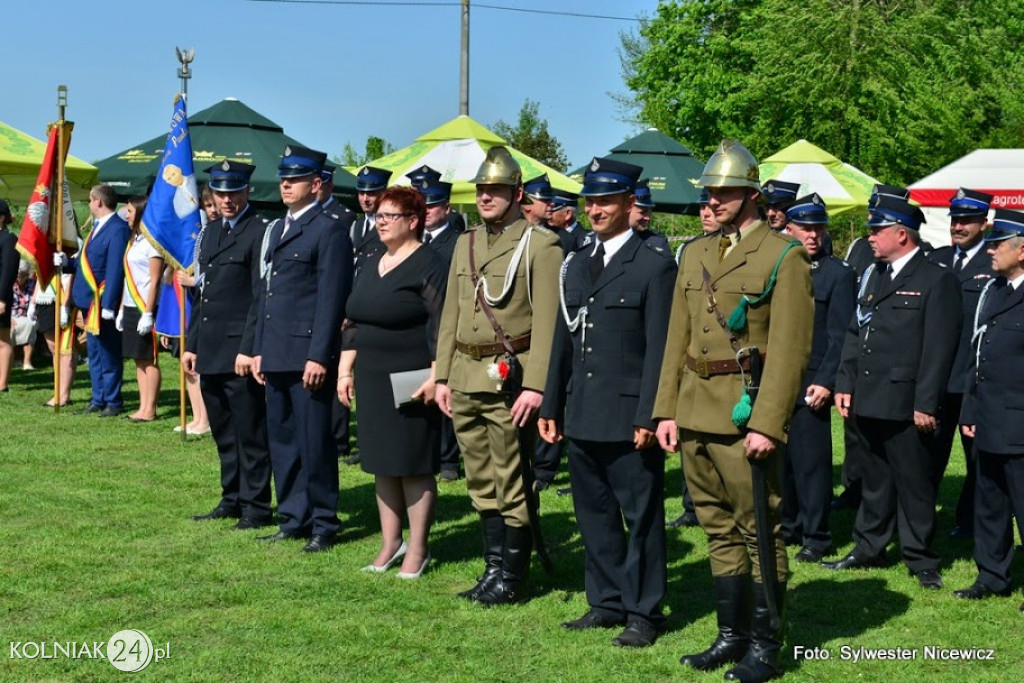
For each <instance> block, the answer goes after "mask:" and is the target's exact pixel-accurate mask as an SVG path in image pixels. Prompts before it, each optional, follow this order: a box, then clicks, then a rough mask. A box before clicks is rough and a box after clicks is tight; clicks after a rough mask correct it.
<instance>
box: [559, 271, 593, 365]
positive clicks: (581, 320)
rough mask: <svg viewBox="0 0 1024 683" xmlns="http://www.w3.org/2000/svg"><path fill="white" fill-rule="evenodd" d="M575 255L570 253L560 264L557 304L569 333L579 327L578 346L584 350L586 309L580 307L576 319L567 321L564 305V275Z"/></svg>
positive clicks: (585, 342)
mask: <svg viewBox="0 0 1024 683" xmlns="http://www.w3.org/2000/svg"><path fill="white" fill-rule="evenodd" d="M575 255H576V252H574V251H571V252H569V255H568V256H566V257H565V261H563V262H562V269H561V270H560V271H558V302H559V304H561V308H562V317H563V318H565V324H566V325H568V326H569V331H570V332H575V331H576V330H577V329H579V328H580V327H581V326H582V327H583V331H582V332H580V344H581V345H582V348H583V349H584V350H585V349H586V347H587V307H586V306H581V307H580V310H578V311H577V312H576V317H575V318H572V319H571V320H570V319H569V309H568V308H566V305H565V273H566V271H567V270H569V261H571V260H572V257H573V256H575Z"/></svg>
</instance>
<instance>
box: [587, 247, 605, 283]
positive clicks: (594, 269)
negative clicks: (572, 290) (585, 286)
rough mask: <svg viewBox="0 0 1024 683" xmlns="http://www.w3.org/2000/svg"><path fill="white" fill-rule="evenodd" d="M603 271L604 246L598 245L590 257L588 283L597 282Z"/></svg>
mask: <svg viewBox="0 0 1024 683" xmlns="http://www.w3.org/2000/svg"><path fill="white" fill-rule="evenodd" d="M603 270H604V245H603V244H598V245H597V251H595V252H594V255H593V256H591V257H590V281H591V282H597V278H599V277H601V271H603Z"/></svg>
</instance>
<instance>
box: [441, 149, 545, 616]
mask: <svg viewBox="0 0 1024 683" xmlns="http://www.w3.org/2000/svg"><path fill="white" fill-rule="evenodd" d="M472 182H474V183H475V184H476V186H477V190H476V205H477V210H478V211H479V213H480V216H481V218H483V220H484V224H483V225H479V226H476V227H474V228H473V229H471V230H468V231H467V232H466V233H465V234H464V235H462V236H461V237H459V241H458V243H457V244H456V246H455V254H454V256H453V258H452V265H451V270H450V271H449V275H448V293H447V295H446V299H445V306H444V312H443V314H442V317H441V329H440V332H439V335H438V344H437V346H438V348H437V371H436V376H437V383H438V387H437V395H436V398H437V402H438V405H439V406H440V407H441V410H442V411H444V413H445V414H446V415H448V416H449V417H451V418H452V421H453V422H454V424H455V433H456V438H457V439H458V442H459V447H460V448H461V449H462V453H463V456H464V458H465V466H466V482H467V484H468V487H469V495H470V498H471V499H472V501H473V507H474V508H476V510H477V511H478V512H479V513H480V520H481V524H482V526H483V532H484V560H485V562H486V569H485V572H484V574H483V576H481V577H480V579H479V580H478V581H477V584H476V586H474V587H473V588H472V589H470V590H467V591H464V592H463V593H460V594H459V595H460V597H465V598H468V599H470V600H473V601H474V602H480V603H483V604H486V605H498V604H507V603H511V602H515V601H516V600H517V599H518V598H519V596H520V592H521V591H520V584H521V583H522V581H523V580H524V579H525V578H526V574H527V572H528V569H529V566H530V552H531V548H532V535H531V531H530V519H529V514H528V508H527V498H526V496H527V491H526V490H525V488H524V486H523V478H522V462H521V459H520V458H521V448H520V445H521V444H522V443H524V442H529V445H530V449H529V450H528V451H527V455H526V457H529V452H530V451H532V444H533V443H534V442H535V436H536V419H537V411H538V409H539V408H540V404H541V398H542V392H543V390H544V384H545V381H546V380H547V372H548V360H549V359H550V357H551V343H552V339H553V337H554V330H555V319H556V318H555V316H556V315H557V311H558V272H559V268H560V267H561V263H562V249H561V246H560V245H559V241H558V237H557V236H556V235H555V234H554V233H552V232H551V231H550V230H548V229H546V228H542V227H539V226H535V225H533V226H531V225H530V224H529V223H528V222H527V221H526V220H525V219H523V218H522V216H521V215H520V211H519V202H520V200H521V198H522V194H523V188H522V171H521V170H520V168H519V164H518V163H516V161H515V159H513V158H512V155H511V154H509V152H508V150H507V149H505V148H504V147H493V148H491V149H490V150H489V151H488V153H487V157H486V159H484V162H483V164H482V165H481V166H480V170H479V171H478V172H477V175H476V177H475V178H474V179H473V181H472ZM471 249H472V251H473V260H474V261H475V263H474V264H471V257H470V250H471ZM474 265H475V269H474V268H473V266H474ZM474 270H475V272H474ZM510 278H511V279H510ZM478 291H479V295H478ZM481 299H484V300H486V301H487V302H488V304H489V306H488V307H489V308H490V310H491V312H492V314H493V316H494V319H495V321H496V322H497V324H498V326H499V327H500V328H501V330H502V332H503V334H504V336H505V339H506V343H507V344H508V345H509V346H511V348H512V350H513V351H514V352H515V356H514V358H515V361H517V363H518V365H519V366H520V367H521V368H522V373H521V377H519V378H518V379H519V380H520V384H521V386H519V387H517V389H518V391H517V392H516V393H515V394H514V395H513V394H511V393H509V390H510V389H511V388H512V383H510V382H508V381H504V379H503V377H502V375H503V374H504V373H505V372H506V369H507V368H508V364H507V363H506V355H505V354H506V349H505V345H503V344H502V342H501V340H500V338H499V337H498V333H497V332H496V331H495V329H494V326H493V325H492V323H491V322H490V320H489V318H488V315H487V311H486V310H485V308H484V306H483V304H482V302H481ZM515 364H516V363H513V364H512V365H515ZM520 429H527V430H530V431H532V432H533V434H532V437H533V438H531V439H524V440H521V438H520V436H521V435H520V433H519V430H520ZM527 465H528V463H527ZM530 495H532V492H530Z"/></svg>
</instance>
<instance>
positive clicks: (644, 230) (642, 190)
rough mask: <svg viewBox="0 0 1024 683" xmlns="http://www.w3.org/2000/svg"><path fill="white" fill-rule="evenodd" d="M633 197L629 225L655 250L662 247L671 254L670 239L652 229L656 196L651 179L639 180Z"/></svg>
mask: <svg viewBox="0 0 1024 683" xmlns="http://www.w3.org/2000/svg"><path fill="white" fill-rule="evenodd" d="M633 198H634V201H633V208H632V209H630V210H629V227H630V228H632V229H633V232H635V233H636V234H637V235H639V236H640V239H642V240H644V241H645V242H647V243H648V244H649V245H650V246H651V247H652V248H654V249H655V250H657V249H661V250H663V251H664V252H665V253H667V254H671V253H672V250H671V247H669V246H668V239H667V238H666V237H665V236H664V235H662V234H661V233H660V232H658V231H657V230H652V229H651V212H652V211H654V198H653V197H652V196H651V186H650V181H649V180H648V179H647V178H642V179H641V180H639V181H637V184H636V189H635V190H634V193H633Z"/></svg>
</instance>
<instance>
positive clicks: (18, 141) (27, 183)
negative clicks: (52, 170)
mask: <svg viewBox="0 0 1024 683" xmlns="http://www.w3.org/2000/svg"><path fill="white" fill-rule="evenodd" d="M71 137H72V140H74V134H72V136H71ZM45 152H46V142H45V141H43V140H37V139H35V138H34V137H32V136H31V135H28V134H26V133H22V132H21V131H20V130H18V129H16V128H11V127H10V126H8V125H7V124H6V123H0V199H6V200H8V201H10V202H12V203H13V204H17V205H25V204H28V200H29V199H30V198H31V197H32V190H33V189H34V188H35V185H36V180H38V178H39V167H40V166H41V165H42V163H43V154H45ZM64 175H65V177H67V179H68V185H69V186H70V188H71V196H72V198H74V199H84V198H85V197H86V196H88V194H89V188H91V187H92V186H93V185H95V184H96V167H95V166H93V165H91V164H87V163H85V162H84V161H82V160H81V159H76V158H75V157H73V156H71V155H68V158H67V161H66V162H65V163H64Z"/></svg>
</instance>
